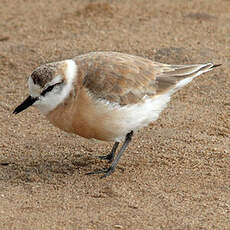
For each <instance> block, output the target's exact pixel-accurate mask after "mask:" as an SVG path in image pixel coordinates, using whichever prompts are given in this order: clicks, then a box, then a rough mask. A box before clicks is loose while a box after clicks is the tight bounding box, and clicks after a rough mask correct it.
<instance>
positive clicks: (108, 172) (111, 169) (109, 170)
mask: <svg viewBox="0 0 230 230" xmlns="http://www.w3.org/2000/svg"><path fill="white" fill-rule="evenodd" d="M132 136H133V131H131V132H130V133H128V134H127V135H126V137H125V142H124V144H123V145H122V147H121V149H120V151H119V152H118V154H117V157H116V158H115V159H114V161H113V163H112V164H111V166H110V167H109V168H107V169H101V170H97V171H93V172H89V173H87V175H91V174H100V173H103V174H104V175H103V176H101V178H104V177H107V176H109V175H111V174H112V173H113V172H114V170H115V168H116V166H117V164H118V161H119V160H120V158H121V156H122V154H123V152H124V151H125V149H126V148H127V146H128V145H129V143H130V141H131V140H132Z"/></svg>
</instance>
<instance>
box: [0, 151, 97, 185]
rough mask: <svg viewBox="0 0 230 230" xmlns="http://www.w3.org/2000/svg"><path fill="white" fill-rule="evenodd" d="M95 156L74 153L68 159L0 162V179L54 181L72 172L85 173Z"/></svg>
mask: <svg viewBox="0 0 230 230" xmlns="http://www.w3.org/2000/svg"><path fill="white" fill-rule="evenodd" d="M93 164H97V160H96V158H95V157H91V156H85V155H84V156H83V155H80V154H78V155H76V156H74V157H70V159H64V160H63V159H60V160H59V159H58V160H46V159H39V160H36V161H35V160H30V159H28V161H25V160H24V161H18V162H16V161H11V162H7V161H5V162H0V181H2V182H7V183H9V182H11V183H20V182H24V183H36V182H37V183H39V182H40V183H56V182H57V181H59V182H60V181H61V180H62V179H63V180H64V179H66V177H70V176H72V175H73V174H75V173H76V174H82V173H84V174H85V173H87V172H88V171H90V170H91V165H93Z"/></svg>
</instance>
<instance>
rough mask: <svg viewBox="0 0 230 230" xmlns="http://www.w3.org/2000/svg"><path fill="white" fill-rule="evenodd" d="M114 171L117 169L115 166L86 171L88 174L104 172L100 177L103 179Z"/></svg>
mask: <svg viewBox="0 0 230 230" xmlns="http://www.w3.org/2000/svg"><path fill="white" fill-rule="evenodd" d="M114 171H115V168H114V167H109V168H104V169H100V170H96V171H93V172H88V173H86V175H93V174H104V175H102V176H101V177H100V178H101V179H102V178H105V177H107V176H109V175H111V174H112V173H113V172H114Z"/></svg>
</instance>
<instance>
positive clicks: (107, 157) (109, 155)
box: [99, 141, 119, 162]
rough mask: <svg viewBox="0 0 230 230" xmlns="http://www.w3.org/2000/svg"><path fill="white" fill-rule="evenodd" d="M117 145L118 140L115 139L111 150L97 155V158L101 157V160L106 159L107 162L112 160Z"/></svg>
mask: <svg viewBox="0 0 230 230" xmlns="http://www.w3.org/2000/svg"><path fill="white" fill-rule="evenodd" d="M118 145H119V142H117V141H116V142H115V143H114V145H113V148H112V150H111V152H110V153H109V154H108V155H105V156H99V158H100V159H102V160H108V161H109V162H112V161H113V159H114V156H115V152H116V150H117V147H118Z"/></svg>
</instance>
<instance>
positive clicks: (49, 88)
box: [41, 82, 61, 96]
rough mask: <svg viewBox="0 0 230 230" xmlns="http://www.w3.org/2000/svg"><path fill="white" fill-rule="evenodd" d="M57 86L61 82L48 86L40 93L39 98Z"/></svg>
mask: <svg viewBox="0 0 230 230" xmlns="http://www.w3.org/2000/svg"><path fill="white" fill-rule="evenodd" d="M59 84H61V82H59V83H56V84H54V85H50V86H48V87H47V88H46V89H45V90H43V91H42V92H41V96H45V95H46V93H48V92H50V91H51V90H52V89H53V88H54V86H56V85H59Z"/></svg>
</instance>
